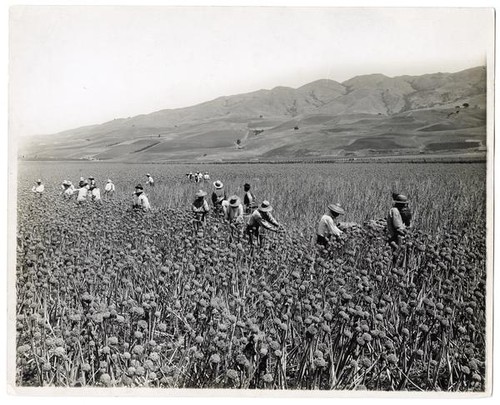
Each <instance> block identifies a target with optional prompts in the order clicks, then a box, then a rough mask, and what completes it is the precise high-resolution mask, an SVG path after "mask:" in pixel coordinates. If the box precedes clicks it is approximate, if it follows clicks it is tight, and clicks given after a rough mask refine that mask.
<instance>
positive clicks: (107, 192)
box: [104, 179, 115, 197]
mask: <svg viewBox="0 0 500 405" xmlns="http://www.w3.org/2000/svg"><path fill="white" fill-rule="evenodd" d="M114 193H115V185H114V184H113V182H112V181H111V179H108V182H107V183H106V185H105V186H104V197H106V196H107V197H113V194H114Z"/></svg>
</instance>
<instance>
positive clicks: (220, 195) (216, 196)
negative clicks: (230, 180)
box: [212, 180, 227, 212]
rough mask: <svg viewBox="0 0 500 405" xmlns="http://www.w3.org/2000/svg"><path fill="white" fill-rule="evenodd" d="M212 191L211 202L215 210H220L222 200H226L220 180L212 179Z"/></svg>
mask: <svg viewBox="0 0 500 405" xmlns="http://www.w3.org/2000/svg"><path fill="white" fill-rule="evenodd" d="M213 184H214V191H213V193H212V204H213V206H214V210H215V211H216V212H220V211H221V209H222V201H224V200H226V199H227V197H226V190H224V184H223V183H222V181H220V180H217V181H214V183H213Z"/></svg>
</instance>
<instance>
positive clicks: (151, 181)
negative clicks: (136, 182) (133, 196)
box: [146, 176, 154, 199]
mask: <svg viewBox="0 0 500 405" xmlns="http://www.w3.org/2000/svg"><path fill="white" fill-rule="evenodd" d="M147 182H148V183H149V184H153V183H154V180H153V178H152V177H151V176H148V181H147ZM146 199H147V198H146Z"/></svg>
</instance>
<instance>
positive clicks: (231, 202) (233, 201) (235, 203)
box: [228, 195, 241, 207]
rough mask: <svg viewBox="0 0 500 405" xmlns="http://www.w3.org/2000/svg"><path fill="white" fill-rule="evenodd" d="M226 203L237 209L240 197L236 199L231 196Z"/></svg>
mask: <svg viewBox="0 0 500 405" xmlns="http://www.w3.org/2000/svg"><path fill="white" fill-rule="evenodd" d="M228 201H229V206H230V207H238V206H239V205H240V204H241V200H240V197H238V196H237V195H232V196H231V197H229V200H228Z"/></svg>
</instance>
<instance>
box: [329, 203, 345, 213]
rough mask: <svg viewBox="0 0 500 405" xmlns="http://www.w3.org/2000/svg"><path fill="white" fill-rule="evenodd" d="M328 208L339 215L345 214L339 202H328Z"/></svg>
mask: <svg viewBox="0 0 500 405" xmlns="http://www.w3.org/2000/svg"><path fill="white" fill-rule="evenodd" d="M328 209H329V210H330V211H331V212H335V213H336V214H339V215H344V214H345V210H344V209H343V208H342V207H341V206H340V204H339V203H337V204H329V205H328Z"/></svg>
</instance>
